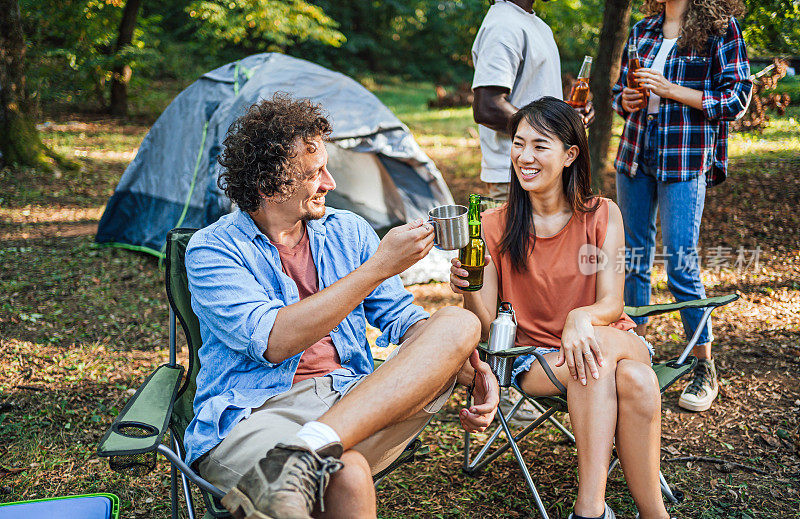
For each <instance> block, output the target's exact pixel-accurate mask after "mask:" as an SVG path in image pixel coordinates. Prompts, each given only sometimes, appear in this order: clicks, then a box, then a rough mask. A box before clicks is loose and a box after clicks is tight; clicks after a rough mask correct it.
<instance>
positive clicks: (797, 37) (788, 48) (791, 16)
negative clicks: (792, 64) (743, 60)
mask: <svg viewBox="0 0 800 519" xmlns="http://www.w3.org/2000/svg"><path fill="white" fill-rule="evenodd" d="M745 5H746V6H747V14H746V15H745V16H744V19H743V20H742V30H743V31H744V37H745V40H746V41H747V45H748V47H749V49H748V50H749V51H750V54H751V55H756V56H758V55H761V56H773V55H775V54H793V55H798V54H800V2H797V0H745Z"/></svg>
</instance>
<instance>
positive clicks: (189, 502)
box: [172, 435, 195, 519]
mask: <svg viewBox="0 0 800 519" xmlns="http://www.w3.org/2000/svg"><path fill="white" fill-rule="evenodd" d="M172 448H173V449H174V450H175V452H181V448H180V445H178V440H177V439H176V438H175V435H172ZM173 467H174V465H173ZM181 483H182V484H183V497H184V499H186V512H187V513H188V515H189V519H195V515H194V499H193V498H192V489H191V488H189V480H188V479H186V475H185V474H184V473H183V472H181Z"/></svg>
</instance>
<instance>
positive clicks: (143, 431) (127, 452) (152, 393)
mask: <svg viewBox="0 0 800 519" xmlns="http://www.w3.org/2000/svg"><path fill="white" fill-rule="evenodd" d="M182 376H183V366H180V365H178V366H170V365H168V364H163V365H161V366H159V367H158V368H156V370H155V371H154V372H153V373H152V374H151V375H150V376H149V377H148V378H147V380H145V381H144V383H143V384H142V385H141V386H140V387H139V389H138V390H137V391H136V393H135V394H134V395H133V396H132V397H131V399H130V400H128V403H127V404H126V405H125V407H124V408H123V409H122V411H120V413H119V416H117V418H116V419H115V420H114V422H113V423H112V424H111V428H110V429H109V430H108V432H106V434H105V436H103V439H102V440H100V446H99V447H98V448H97V454H98V456H101V457H112V456H132V455H142V454H146V453H153V454H155V452H156V449H157V448H158V445H159V444H160V443H161V440H162V438H163V437H164V433H165V432H166V431H167V428H168V427H169V420H170V416H171V415H172V405H173V403H174V402H175V397H176V395H177V393H178V389H179V388H180V383H181V379H182ZM112 466H113V463H112Z"/></svg>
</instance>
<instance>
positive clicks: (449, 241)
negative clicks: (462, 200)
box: [428, 205, 469, 250]
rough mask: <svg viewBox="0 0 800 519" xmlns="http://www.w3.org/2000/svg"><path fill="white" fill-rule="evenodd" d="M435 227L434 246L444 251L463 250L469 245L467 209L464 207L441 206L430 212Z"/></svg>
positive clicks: (429, 217) (429, 218) (429, 219)
mask: <svg viewBox="0 0 800 519" xmlns="http://www.w3.org/2000/svg"><path fill="white" fill-rule="evenodd" d="M428 222H430V224H431V225H433V244H434V245H436V247H437V248H439V249H442V250H458V249H463V248H464V247H466V246H467V244H469V225H468V224H467V208H466V207H464V206H463V205H440V206H439V207H434V208H433V209H431V210H430V211H428Z"/></svg>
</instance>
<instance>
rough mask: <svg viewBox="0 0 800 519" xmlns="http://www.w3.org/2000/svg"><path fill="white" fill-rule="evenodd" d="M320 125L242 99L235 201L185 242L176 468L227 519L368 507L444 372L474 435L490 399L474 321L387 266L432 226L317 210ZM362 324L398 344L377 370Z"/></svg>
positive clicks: (403, 259) (297, 103)
mask: <svg viewBox="0 0 800 519" xmlns="http://www.w3.org/2000/svg"><path fill="white" fill-rule="evenodd" d="M330 132H331V127H330V124H329V122H328V121H327V119H326V118H325V117H324V116H323V114H322V112H321V109H320V107H319V106H316V105H314V104H312V103H310V102H309V101H303V100H293V99H291V98H289V97H286V96H275V97H274V98H272V99H271V100H265V101H262V102H260V103H258V104H256V105H254V106H253V107H251V108H250V110H249V111H248V112H247V113H246V114H245V115H244V116H242V117H241V118H240V119H239V120H237V121H236V123H234V125H233V126H232V127H231V130H230V131H229V135H228V137H227V138H226V140H225V150H224V153H223V155H222V157H221V159H220V162H221V164H222V165H223V166H224V167H225V168H226V170H225V172H224V174H223V175H221V177H220V186H221V187H222V189H224V190H225V192H226V193H227V195H228V196H229V197H230V198H231V200H233V202H235V203H236V205H238V207H239V210H238V211H236V212H234V213H232V214H230V215H227V216H225V217H223V218H221V219H220V220H219V221H217V222H216V223H214V224H212V225H210V226H209V227H206V228H205V229H202V230H200V231H198V232H197V233H196V234H195V235H194V236H193V237H192V239H191V241H190V243H189V246H188V248H187V251H186V267H187V272H188V275H189V285H190V289H191V292H192V308H193V309H194V311H195V313H196V314H197V316H198V319H199V321H200V329H201V334H202V337H203V345H202V347H201V348H200V350H199V356H200V364H201V367H200V372H199V373H198V375H197V396H196V398H195V402H194V408H195V416H194V418H193V420H192V422H191V423H190V424H189V427H188V428H187V430H186V437H185V446H186V452H187V454H186V456H187V462H188V463H190V464H195V466H196V467H198V468H199V470H200V473H201V474H202V475H203V476H204V477H205V478H206V479H208V480H209V481H211V482H212V483H214V484H215V485H217V486H218V487H220V488H222V489H224V490H225V491H227V492H228V494H227V495H226V496H225V498H224V499H223V504H224V505H225V506H226V507H227V508H228V510H230V511H231V513H232V514H233V515H234V517H236V518H245V517H246V518H262V517H272V518H276V519H280V518H284V517H292V518H298V517H309V516H310V515H311V514H313V515H315V516H318V515H320V514H323V513H324V515H325V516H326V517H340V516H345V515H346V516H350V517H375V514H376V506H375V491H374V487H373V484H372V475H374V474H376V473H377V472H379V471H380V470H382V469H383V468H385V467H387V466H388V465H389V464H391V462H392V461H394V460H395V459H396V458H397V456H398V455H399V454H400V453H401V452H402V450H403V448H404V447H405V446H406V445H407V444H408V443H409V442H410V441H412V440H413V439H414V438H415V437H416V435H417V434H419V432H420V430H421V429H422V428H423V427H424V426H425V424H427V422H428V421H429V420H430V417H431V416H432V414H433V413H435V412H436V411H437V410H438V409H439V408H441V406H442V405H443V404H444V402H445V401H446V400H447V398H448V397H449V395H450V393H451V391H452V389H453V386H454V384H455V382H456V381H458V382H460V383H463V384H471V383H474V388H475V389H474V392H475V402H476V405H474V406H472V407H471V408H469V409H462V410H461V413H460V418H461V421H462V425H463V426H464V427H465V428H466V429H468V430H471V431H476V430H483V429H484V428H485V427H486V426H487V425H488V424H489V423H490V422H491V419H492V418H493V416H494V413H495V410H496V408H497V402H498V390H497V381H496V379H495V378H494V376H493V375H492V374H491V371H490V370H489V367H488V365H487V364H485V363H483V362H481V361H480V360H479V359H478V357H477V353H476V352H475V346H476V344H477V341H478V336H479V332H480V324H479V323H478V321H477V319H476V318H475V317H474V316H473V315H472V314H471V313H469V312H466V311H464V310H462V309H460V308H455V307H447V308H444V309H442V310H439V311H438V312H436V313H435V314H433V315H429V314H427V313H426V312H425V311H423V310H422V309H421V308H420V307H418V306H416V305H414V304H413V302H412V301H413V298H412V296H411V294H410V293H408V292H407V291H406V290H405V289H404V288H403V286H402V283H401V282H400V279H399V277H398V276H397V274H399V273H400V272H402V271H403V270H405V269H406V268H408V267H409V266H411V265H412V264H414V263H415V262H416V261H418V260H419V259H421V258H422V257H424V256H425V255H426V254H427V253H428V251H429V250H430V248H431V246H432V242H433V237H432V229H431V227H430V226H429V225H428V224H427V223H424V222H422V221H416V222H412V223H409V224H406V225H402V226H400V227H396V228H394V229H392V230H390V231H389V232H388V233H387V234H386V236H385V237H384V238H383V239H382V240H380V241H379V240H378V237H377V235H376V234H375V232H374V231H373V230H372V228H371V227H370V226H369V225H368V224H367V222H366V221H364V220H363V219H362V218H360V217H358V216H356V215H355V214H353V213H350V212H348V211H339V210H335V209H331V208H326V207H325V195H326V193H327V192H328V191H330V190H332V189H334V188H335V187H336V182H335V181H334V179H333V177H332V176H331V174H330V172H329V171H328V169H327V160H328V154H327V151H326V149H325V138H326V137H327V136H328V135H329V134H330ZM366 322H369V323H370V324H372V325H373V326H375V327H377V328H379V329H380V330H381V331H382V332H383V335H382V336H381V337H380V338H379V339H378V343H379V344H384V345H385V344H388V343H390V342H391V343H394V344H400V347H398V348H397V349H396V350H394V351H393V352H392V355H390V357H389V359H388V360H387V361H386V362H385V363H384V364H382V365H381V366H380V368H379V369H377V370H374V371H373V367H372V365H373V364H372V356H371V354H370V349H369V344H368V343H367V339H366V330H365V323H366ZM323 495H324V499H323V498H322V496H323ZM323 503H324V506H323Z"/></svg>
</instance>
